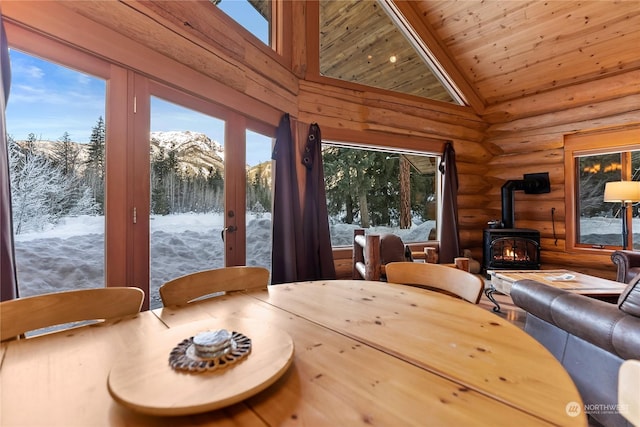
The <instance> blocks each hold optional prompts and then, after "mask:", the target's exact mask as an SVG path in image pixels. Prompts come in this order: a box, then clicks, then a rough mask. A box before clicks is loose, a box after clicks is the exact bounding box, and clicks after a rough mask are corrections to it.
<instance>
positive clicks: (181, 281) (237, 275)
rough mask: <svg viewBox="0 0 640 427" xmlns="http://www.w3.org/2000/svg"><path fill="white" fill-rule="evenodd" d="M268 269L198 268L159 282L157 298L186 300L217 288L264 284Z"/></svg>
mask: <svg viewBox="0 0 640 427" xmlns="http://www.w3.org/2000/svg"><path fill="white" fill-rule="evenodd" d="M268 284H269V270H267V269H266V268H263V267H247V266H237V267H223V268H217V269H212V270H204V271H198V272H196V273H191V274H187V275H185V276H181V277H178V278H177V279H173V280H170V281H168V282H166V283H165V284H164V285H162V286H160V298H161V299H162V304H164V305H165V306H172V305H183V304H188V303H189V302H192V301H194V300H197V299H201V298H202V297H205V296H208V295H212V294H217V293H220V292H232V291H243V290H246V289H256V288H266V287H267V285H268Z"/></svg>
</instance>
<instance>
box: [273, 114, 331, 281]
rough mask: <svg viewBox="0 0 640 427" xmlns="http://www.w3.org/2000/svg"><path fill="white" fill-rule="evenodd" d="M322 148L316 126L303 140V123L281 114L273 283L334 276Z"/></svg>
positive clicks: (276, 156)
mask: <svg viewBox="0 0 640 427" xmlns="http://www.w3.org/2000/svg"><path fill="white" fill-rule="evenodd" d="M292 129H294V130H295V131H294V132H292ZM298 141H300V143H298ZM303 144H304V145H303ZM321 149H322V148H321V133H320V127H319V126H318V125H317V124H315V123H314V124H312V125H310V126H309V130H308V133H307V135H306V138H305V136H304V128H303V126H302V125H301V124H300V123H298V122H297V121H293V123H292V120H291V119H290V117H289V114H284V115H283V116H282V118H281V120H280V125H279V126H278V129H277V131H276V142H275V146H274V150H273V155H272V159H273V160H275V168H274V174H275V177H274V196H273V198H274V200H273V219H272V223H273V239H272V241H273V243H272V255H271V257H272V263H271V283H272V284H279V283H290V282H296V281H304V280H319V279H335V276H336V273H335V267H334V263H333V251H332V249H331V239H330V235H329V218H328V214H327V200H326V193H325V186H324V172H323V170H322V153H321ZM298 159H300V162H299V163H298ZM299 166H302V167H303V168H304V170H303V171H300V173H298V167H299ZM301 189H304V191H302V192H301V191H300V190H301Z"/></svg>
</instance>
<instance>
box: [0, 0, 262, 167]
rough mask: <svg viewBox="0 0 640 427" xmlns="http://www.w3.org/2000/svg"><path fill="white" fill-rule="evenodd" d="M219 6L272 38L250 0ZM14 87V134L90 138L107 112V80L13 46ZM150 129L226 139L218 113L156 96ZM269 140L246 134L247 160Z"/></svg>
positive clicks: (255, 159) (10, 107) (10, 110)
mask: <svg viewBox="0 0 640 427" xmlns="http://www.w3.org/2000/svg"><path fill="white" fill-rule="evenodd" d="M219 7H220V8H221V9H222V10H224V11H225V12H226V13H227V14H229V15H230V16H232V17H233V18H234V19H236V20H237V21H238V22H239V23H240V24H241V25H243V26H244V27H245V28H247V29H249V31H252V32H253V33H254V34H256V35H257V36H258V37H259V38H260V39H261V40H263V41H265V40H267V41H268V25H267V22H266V21H265V20H264V19H263V18H262V17H261V16H260V15H258V14H257V12H255V10H254V9H253V8H252V7H251V6H250V5H249V3H248V2H247V1H246V0H223V1H222V2H221V3H220V4H219ZM10 55H11V75H12V80H11V91H10V95H9V102H8V104H7V112H6V116H7V132H8V134H9V135H10V136H12V137H13V138H14V139H16V140H24V139H26V138H27V136H28V135H29V133H34V134H35V135H36V137H37V138H38V139H43V140H50V141H55V140H58V139H60V138H61V137H62V135H63V134H64V133H65V132H68V133H69V136H70V138H71V140H72V141H76V142H81V143H87V142H88V141H89V138H90V136H91V129H92V128H93V126H95V124H96V122H97V120H98V118H99V117H100V116H102V117H103V118H105V91H106V83H105V81H104V80H102V79H99V78H95V77H93V76H89V75H87V74H83V73H80V72H77V71H75V70H71V69H69V68H65V67H62V66H59V65H56V64H53V63H51V62H48V61H44V60H41V59H39V58H37V57H34V56H31V55H27V54H25V53H23V52H20V51H17V50H15V49H11V51H10ZM151 105H152V110H151V114H152V118H151V130H152V131H169V130H190V131H195V132H202V133H205V134H206V135H208V136H209V137H210V138H211V139H214V140H216V141H218V142H219V143H221V144H223V143H224V123H223V122H222V121H220V120H218V119H215V118H211V117H209V116H205V115H203V114H200V113H197V112H193V111H191V110H187V109H185V108H183V107H180V106H177V105H174V104H171V103H168V102H165V101H162V100H160V99H157V98H152V104H151ZM270 142H271V140H270V138H265V137H262V136H260V135H257V134H254V133H252V132H249V133H248V136H247V163H248V164H250V165H252V166H253V165H255V164H257V163H259V162H261V161H265V160H269V158H270V157H271V144H270Z"/></svg>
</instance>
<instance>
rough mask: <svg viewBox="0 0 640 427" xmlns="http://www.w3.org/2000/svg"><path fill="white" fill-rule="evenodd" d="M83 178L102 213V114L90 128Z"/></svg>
mask: <svg viewBox="0 0 640 427" xmlns="http://www.w3.org/2000/svg"><path fill="white" fill-rule="evenodd" d="M88 157H89V158H88V159H87V162H86V166H87V169H86V173H85V179H86V181H87V183H88V184H89V188H90V189H91V191H92V193H93V197H94V199H95V200H96V202H97V203H98V206H99V213H101V214H102V213H104V176H105V126H104V120H102V116H100V117H99V118H98V121H97V123H96V125H95V126H94V127H93V128H92V130H91V139H90V140H89V150H88Z"/></svg>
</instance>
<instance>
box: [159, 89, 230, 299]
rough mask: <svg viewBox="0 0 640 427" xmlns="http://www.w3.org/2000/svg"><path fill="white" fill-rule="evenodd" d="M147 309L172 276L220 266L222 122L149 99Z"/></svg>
mask: <svg viewBox="0 0 640 427" xmlns="http://www.w3.org/2000/svg"><path fill="white" fill-rule="evenodd" d="M150 117H151V126H150V129H151V132H150V153H149V159H150V168H149V170H150V184H151V188H150V201H151V203H150V213H151V215H150V222H149V232H150V235H149V242H150V247H149V249H150V260H149V274H150V306H151V308H155V307H158V306H159V305H160V297H159V294H158V287H159V286H161V285H162V284H163V283H164V282H166V281H168V280H171V279H174V278H176V277H179V276H182V275H185V274H189V273H193V272H196V271H200V270H206V269H211V268H219V267H223V266H224V265H225V256H224V253H225V250H224V242H223V240H222V236H223V229H224V227H225V221H224V212H225V209H224V142H225V141H224V137H225V122H224V121H223V120H221V119H218V118H215V117H213V116H210V115H208V114H204V113H201V112H199V111H196V110H194V109H191V108H187V107H185V106H182V105H178V104H176V103H173V102H170V101H167V100H164V99H161V98H159V97H154V96H152V97H151V114H150Z"/></svg>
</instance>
